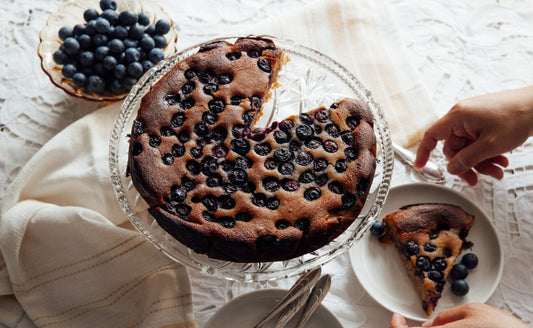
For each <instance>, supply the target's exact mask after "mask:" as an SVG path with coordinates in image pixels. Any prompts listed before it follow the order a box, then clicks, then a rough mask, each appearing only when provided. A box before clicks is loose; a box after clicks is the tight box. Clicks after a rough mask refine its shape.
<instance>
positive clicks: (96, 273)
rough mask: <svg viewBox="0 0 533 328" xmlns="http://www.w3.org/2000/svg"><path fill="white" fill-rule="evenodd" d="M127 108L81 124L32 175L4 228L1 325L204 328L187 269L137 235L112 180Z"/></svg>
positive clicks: (18, 183) (0, 237)
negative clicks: (119, 126) (116, 132)
mask: <svg viewBox="0 0 533 328" xmlns="http://www.w3.org/2000/svg"><path fill="white" fill-rule="evenodd" d="M119 108H120V103H116V104H114V105H111V106H107V107H104V108H103V109H101V110H99V111H96V112H94V113H92V114H90V115H88V116H86V117H84V118H83V119H81V120H79V121H77V122H75V123H74V124H72V125H71V126H69V127H67V128H66V129H65V130H63V131H62V132H60V133H59V134H58V135H57V136H56V137H54V138H53V139H52V140H51V141H50V142H48V143H47V144H46V145H45V146H44V147H43V148H42V149H41V150H40V151H39V152H38V153H37V154H36V155H35V156H34V157H33V158H32V159H31V160H30V162H29V163H28V164H27V165H26V166H25V167H24V168H23V169H22V171H21V172H20V174H19V175H18V176H17V178H16V179H15V181H14V182H13V184H12V185H11V189H10V190H9V191H8V193H7V197H6V199H5V202H4V204H3V213H2V216H1V220H0V250H1V254H2V255H3V261H4V263H2V261H0V326H1V325H2V324H3V325H6V326H8V327H34V326H37V327H163V326H165V327H183V328H187V327H196V324H195V322H194V316H193V307H192V294H191V286H190V281H189V276H188V274H187V270H186V268H185V267H184V266H182V265H180V264H177V263H175V262H174V261H172V260H170V259H169V258H168V257H167V256H165V255H164V254H162V253H161V252H160V251H158V250H157V249H156V248H155V247H154V246H152V245H151V244H150V243H149V242H148V241H147V240H145V239H144V238H143V237H142V236H141V235H140V234H139V233H138V232H136V231H133V230H132V229H131V226H130V225H129V222H128V219H127V217H126V216H125V215H124V214H123V212H122V210H121V209H120V207H119V204H118V202H117V200H116V196H115V195H114V191H113V187H112V185H111V182H110V178H109V167H108V149H109V148H108V143H109V138H110V131H111V126H112V123H113V121H114V117H115V116H116V114H117V111H118V109H119Z"/></svg>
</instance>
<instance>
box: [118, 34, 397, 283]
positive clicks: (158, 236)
mask: <svg viewBox="0 0 533 328" xmlns="http://www.w3.org/2000/svg"><path fill="white" fill-rule="evenodd" d="M268 38H270V39H272V40H273V41H274V42H275V43H276V45H278V46H280V47H282V48H283V49H284V50H285V54H286V56H287V57H288V59H289V60H288V61H287V63H286V64H285V65H284V67H283V68H282V69H281V71H280V73H279V77H278V80H277V82H278V83H277V84H278V86H277V87H276V88H274V89H273V90H271V97H270V99H269V100H268V101H267V102H266V103H265V104H264V106H263V114H262V116H261V118H260V119H259V121H258V123H257V124H256V127H257V126H261V127H265V126H267V125H268V124H269V123H270V122H273V121H280V120H281V119H283V118H285V117H287V116H289V115H292V114H297V113H298V112H299V111H307V110H311V109H314V108H316V107H319V106H322V105H324V106H329V105H331V104H332V103H334V102H336V101H338V100H340V99H342V98H345V97H355V98H359V99H361V100H364V101H367V102H368V103H369V105H370V108H371V110H372V112H373V114H374V119H375V125H374V130H375V135H376V140H377V161H376V165H377V168H376V174H375V178H374V181H373V183H372V186H371V188H370V193H369V195H368V198H367V201H366V203H365V206H364V208H363V210H362V212H361V213H360V215H359V217H358V219H357V220H356V221H355V222H354V223H353V224H352V225H351V226H350V227H349V228H348V229H347V230H346V231H345V232H344V233H343V234H341V235H340V236H339V237H337V238H336V239H335V240H333V241H332V242H330V243H329V244H327V245H325V246H324V247H322V248H320V249H318V250H316V251H314V252H312V253H308V254H305V255H303V256H300V257H297V258H294V259H291V260H288V261H279V262H263V263H236V262H227V261H220V260H215V259H211V258H209V257H207V256H206V255H202V254H198V253H195V252H193V251H192V250H190V249H189V248H187V247H186V246H184V245H183V244H181V243H180V242H179V241H177V240H176V239H174V238H173V237H172V236H171V235H170V234H168V233H166V232H165V231H164V230H163V229H162V228H160V227H159V225H158V224H157V222H156V221H155V219H153V217H152V216H151V215H150V214H149V213H148V211H147V209H148V206H147V204H146V202H145V201H144V200H143V199H142V197H141V196H140V195H139V194H138V192H137V191H136V189H135V188H134V186H133V183H132V181H131V178H130V177H128V176H127V175H126V166H127V161H128V137H127V135H128V134H129V133H130V131H131V126H132V123H133V120H134V119H135V117H136V116H137V110H138V108H139V105H140V102H141V99H142V98H143V96H144V95H145V94H146V93H147V92H148V91H149V90H150V88H151V86H152V85H154V84H155V83H157V82H158V81H159V80H160V79H161V78H162V77H163V76H164V75H165V74H166V73H167V72H168V71H169V70H170V69H171V68H172V67H173V66H174V65H175V64H177V63H178V62H180V61H181V60H183V59H185V58H187V57H188V56H191V55H193V54H195V53H196V52H197V51H198V49H199V48H200V46H201V45H196V46H193V47H190V48H187V49H185V50H183V51H181V52H179V53H177V54H175V55H174V56H172V57H170V58H168V60H166V61H164V62H161V63H160V64H158V65H157V66H156V67H154V68H153V69H152V70H151V71H150V72H151V74H149V73H147V74H145V76H143V77H142V79H141V81H139V83H138V84H137V85H135V86H134V87H133V89H132V90H131V92H130V94H129V95H128V97H127V98H126V100H125V101H124V103H123V105H122V108H121V111H120V112H119V114H118V116H117V118H116V120H115V122H114V126H113V131H112V135H111V141H110V145H109V147H110V148H109V164H110V170H111V179H112V183H113V187H114V189H115V192H116V195H117V198H118V201H119V203H120V205H121V207H122V209H123V210H124V212H125V213H126V215H127V216H128V218H129V220H130V221H131V223H132V224H133V225H134V226H135V227H136V228H137V229H138V230H139V231H140V232H141V234H143V235H144V236H145V237H146V238H147V239H148V240H149V241H150V242H152V243H153V244H154V245H155V246H156V247H157V248H159V249H160V250H161V251H163V252H164V253H165V254H166V255H168V256H169V257H170V258H172V259H174V260H175V261H178V262H180V263H182V264H184V265H186V266H188V267H190V268H193V269H196V270H199V271H201V272H202V273H204V274H208V275H214V276H217V277H223V278H226V279H230V280H238V281H266V280H274V279H280V278H286V277H291V276H294V275H297V274H300V273H302V272H304V271H307V270H310V269H312V268H314V267H317V266H320V265H322V264H324V263H326V262H328V261H330V260H332V259H334V258H335V257H337V256H338V255H340V254H341V253H343V252H344V251H346V250H348V249H349V248H350V247H351V246H352V245H353V243H354V242H356V241H357V240H358V239H360V238H361V237H362V236H363V234H364V233H365V232H366V231H367V230H368V228H369V227H370V225H371V224H372V223H373V222H374V220H375V218H376V217H377V216H378V215H379V213H380V211H381V208H382V206H383V203H384V201H385V199H386V197H387V193H388V190H389V184H390V179H391V176H392V168H393V165H394V162H393V160H394V158H393V151H392V146H391V137H390V132H389V130H388V126H387V122H386V121H385V118H384V115H383V112H382V111H381V109H380V107H379V105H378V104H377V103H376V101H375V100H374V98H373V97H372V95H371V93H370V91H368V90H367V89H365V88H364V86H363V85H362V84H361V83H360V82H359V81H358V80H357V79H356V78H355V77H354V76H353V75H352V74H351V73H350V72H348V71H347V70H346V69H345V68H343V67H342V66H341V65H340V64H338V63H337V62H335V61H334V60H332V59H331V58H329V57H327V56H325V55H323V54H321V53H319V52H317V51H315V50H313V49H310V48H307V47H304V46H301V45H299V44H296V43H294V42H292V41H287V40H280V39H276V38H273V37H268ZM217 40H225V41H228V42H234V41H235V40H236V38H223V39H217ZM213 41H215V40H212V41H209V42H206V43H210V42H213ZM204 44H205V43H204Z"/></svg>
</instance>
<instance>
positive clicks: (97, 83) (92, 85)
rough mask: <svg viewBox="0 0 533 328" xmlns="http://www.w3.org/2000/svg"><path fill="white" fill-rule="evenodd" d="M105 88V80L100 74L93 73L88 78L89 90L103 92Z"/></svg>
mask: <svg viewBox="0 0 533 328" xmlns="http://www.w3.org/2000/svg"><path fill="white" fill-rule="evenodd" d="M104 89H105V82H104V80H103V79H102V78H101V77H100V76H98V75H91V76H89V78H88V79H87V90H88V91H89V92H94V93H102V92H103V91H104Z"/></svg>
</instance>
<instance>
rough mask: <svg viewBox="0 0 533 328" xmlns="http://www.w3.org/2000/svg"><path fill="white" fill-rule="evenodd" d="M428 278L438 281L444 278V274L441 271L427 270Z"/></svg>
mask: <svg viewBox="0 0 533 328" xmlns="http://www.w3.org/2000/svg"><path fill="white" fill-rule="evenodd" d="M428 278H429V279H431V280H433V281H436V282H439V281H441V280H442V279H444V274H443V273H442V272H441V271H436V270H432V271H429V272H428Z"/></svg>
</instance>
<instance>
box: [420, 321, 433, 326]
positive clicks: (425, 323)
mask: <svg viewBox="0 0 533 328" xmlns="http://www.w3.org/2000/svg"><path fill="white" fill-rule="evenodd" d="M432 325H433V320H429V321H426V322H424V323H422V327H431V326H432Z"/></svg>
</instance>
